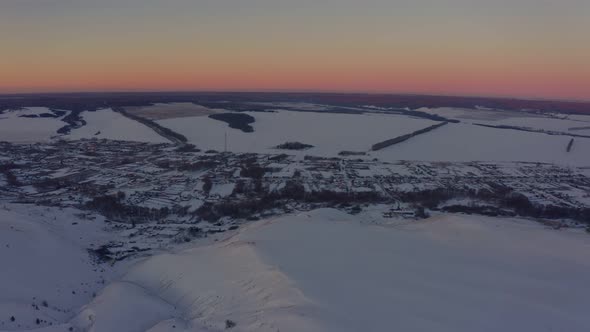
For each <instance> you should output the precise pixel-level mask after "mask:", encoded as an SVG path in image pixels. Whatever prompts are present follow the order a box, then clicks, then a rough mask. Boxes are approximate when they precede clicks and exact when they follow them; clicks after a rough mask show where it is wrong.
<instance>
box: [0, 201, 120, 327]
mask: <svg viewBox="0 0 590 332" xmlns="http://www.w3.org/2000/svg"><path fill="white" fill-rule="evenodd" d="M79 213H80V211H77V210H69V209H65V210H59V209H56V208H41V207H31V206H26V205H15V204H7V205H5V204H2V205H0V262H1V264H2V268H1V272H0V280H1V282H0V312H2V316H1V317H0V330H22V329H30V328H39V327H43V326H49V324H53V325H55V324H58V323H61V322H65V321H67V320H69V319H70V318H71V317H72V316H73V315H75V314H76V313H77V311H78V310H79V308H80V307H81V306H82V305H83V304H85V303H87V302H89V301H90V300H91V299H92V297H93V294H96V293H98V292H99V291H100V290H101V289H102V288H103V287H104V284H105V281H106V282H108V281H110V279H111V278H112V277H113V276H114V275H116V270H117V269H118V268H119V266H116V267H111V266H109V265H101V266H97V265H95V264H93V260H92V258H91V257H90V255H89V254H88V252H87V248H89V247H90V246H91V245H92V244H94V243H100V242H108V241H109V240H110V237H109V234H107V233H105V232H104V231H103V230H102V228H101V226H102V225H103V224H104V222H103V221H102V220H90V219H84V218H80V217H79V216H77V215H78V214H79ZM11 317H14V318H15V320H14V322H11V320H10V318H11ZM37 319H39V323H37ZM62 331H66V329H62Z"/></svg>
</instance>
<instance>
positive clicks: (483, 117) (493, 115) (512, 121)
mask: <svg viewBox="0 0 590 332" xmlns="http://www.w3.org/2000/svg"><path fill="white" fill-rule="evenodd" d="M419 111H422V112H426V113H430V114H436V115H440V116H444V117H447V118H451V119H458V120H461V121H462V122H467V123H483V124H489V125H495V126H498V125H505V126H515V127H527V128H532V129H536V130H546V131H557V132H563V133H569V134H578V135H590V115H578V114H576V115H573V114H572V115H568V114H553V115H551V116H550V115H542V114H534V113H529V112H515V111H504V110H486V109H460V108H449V107H441V108H433V109H429V108H421V109H419ZM572 129H573V130H572Z"/></svg>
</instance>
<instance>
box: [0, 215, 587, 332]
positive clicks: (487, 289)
mask: <svg viewBox="0 0 590 332" xmlns="http://www.w3.org/2000/svg"><path fill="white" fill-rule="evenodd" d="M3 216H9V217H10V221H9V222H5V221H4V220H5V219H2V223H1V227H3V231H2V233H0V234H2V235H4V237H2V241H3V246H4V243H6V242H7V241H13V242H10V243H9V244H10V245H15V244H14V243H15V242H14V241H16V243H17V244H19V243H20V245H21V246H23V247H22V248H20V250H19V252H20V254H19V255H18V256H15V253H11V254H3V256H2V262H8V265H5V266H4V267H7V266H8V267H10V270H11V271H12V272H11V273H12V274H9V275H7V276H8V277H6V276H5V275H3V278H7V279H5V280H4V281H3V283H2V285H3V287H4V288H3V291H2V294H3V296H2V301H4V302H3V303H5V305H4V306H5V307H4V308H15V307H7V306H6V303H13V304H12V305H14V306H16V305H17V304H14V301H15V299H18V298H19V296H20V295H21V294H24V293H23V292H27V288H28V287H30V286H31V285H34V286H33V287H36V288H38V290H36V291H35V292H34V293H35V294H44V292H51V291H53V289H52V288H51V285H52V284H50V283H49V281H51V280H53V281H52V282H53V283H56V281H55V280H60V279H63V280H64V282H67V280H69V278H74V279H76V280H80V279H83V280H85V281H86V282H87V281H88V280H92V278H93V277H92V276H91V273H90V272H85V269H84V268H83V267H84V266H85V265H84V264H85V263H84V262H83V259H82V256H83V255H82V253H81V252H80V251H79V250H78V249H76V248H77V247H76V246H73V247H72V246H71V245H70V244H68V242H67V241H58V243H59V244H56V243H55V242H54V240H53V239H55V238H62V236H63V235H62V234H63V229H58V228H56V226H55V225H52V224H51V223H49V224H47V221H46V219H44V218H43V217H41V216H40V217H31V216H29V217H23V215H21V216H20V217H19V216H18V215H14V214H13V213H10V212H4V214H3ZM11 227H12V228H15V229H12V228H11ZM64 227H65V226H64ZM5 228H6V229H7V230H10V232H12V233H8V232H7V231H5V230H4V229H5ZM7 234H10V235H7ZM21 237H23V238H21ZM33 243H38V246H37V245H34V244H33ZM37 247H38V248H46V249H47V250H51V251H50V252H51V253H54V252H56V253H60V255H59V256H54V255H48V254H47V253H45V255H47V256H49V258H47V257H43V258H39V257H41V256H43V255H42V253H39V251H36V250H33V249H32V248H37ZM589 249H590V236H588V234H586V233H584V232H582V231H573V230H568V231H555V230H552V229H548V228H545V227H543V226H541V225H540V224H537V223H533V222H529V221H526V220H522V219H501V218H485V217H474V216H458V215H439V216H435V217H433V218H430V219H427V220H423V221H420V222H403V221H400V222H393V223H390V224H388V225H386V226H384V225H377V224H372V223H371V214H361V215H358V216H351V215H348V214H345V213H343V212H340V211H338V210H334V209H320V210H315V211H311V212H305V213H299V214H295V215H288V216H283V217H279V218H276V219H272V220H262V221H259V222H256V223H253V224H250V225H249V226H246V227H244V228H243V229H242V230H240V231H239V232H238V233H234V234H230V235H227V236H226V238H225V239H222V240H220V241H218V242H213V244H210V245H197V246H196V247H194V248H192V249H188V250H184V251H181V252H177V253H168V254H164V255H158V256H154V257H152V258H148V259H145V260H143V261H141V262H139V263H138V264H136V265H135V266H133V267H131V268H130V269H129V270H128V271H127V272H126V273H125V274H124V275H123V276H122V277H120V278H117V279H116V280H115V281H114V282H112V283H110V284H108V285H107V286H106V287H105V288H104V289H103V290H102V291H101V292H99V293H97V296H96V297H95V298H90V297H89V298H87V300H88V304H87V305H84V306H81V308H80V310H78V311H77V313H76V312H72V313H71V314H69V315H66V314H64V315H62V316H60V318H62V320H61V321H62V322H63V323H64V325H61V326H59V327H52V328H51V330H44V331H62V330H67V329H69V328H70V327H72V330H74V331H93V332H99V331H109V332H112V331H128V332H133V331H152V332H155V331H222V330H226V329H227V328H228V327H230V328H231V330H232V331H388V330H400V331H518V332H527V331H535V332H536V331H551V330H553V331H588V330H589V329H590V318H589V317H588V315H587V308H588V305H589V304H590V288H588V287H587V282H588V280H590V279H589V278H590V258H589V257H588V255H587V252H588V250H589ZM3 250H6V248H3ZM11 250H16V248H13V249H11ZM4 252H5V251H4ZM10 257H18V258H19V259H20V260H22V261H23V262H27V264H29V263H28V262H31V264H34V265H33V267H35V266H37V265H39V264H42V261H43V260H47V262H48V263H47V264H49V262H52V263H51V267H52V268H50V267H49V266H43V265H40V266H37V267H36V268H38V269H45V270H44V271H46V272H43V273H41V272H38V271H37V270H35V271H32V270H30V269H29V268H24V267H22V266H20V265H18V264H19V263H18V262H16V261H15V260H10V259H9V258H10ZM76 262H80V263H76ZM80 264H81V265H80ZM77 271H81V272H77ZM85 273H89V274H90V275H87V274H85ZM27 276H29V277H27ZM33 276H34V278H36V279H35V280H28V279H26V278H33ZM20 277H22V278H23V279H22V280H26V282H19V278H20ZM45 279H47V281H46V280H45ZM38 280H43V282H41V283H38ZM37 283H38V284H37ZM9 289H11V290H10V291H12V292H13V293H14V294H13V293H10V291H9ZM68 289H69V288H68ZM4 294H13V295H11V296H4ZM66 295H68V296H69V294H63V296H64V297H66ZM31 296H33V294H32V293H31V294H28V293H27V294H26V296H21V298H23V299H26V298H28V297H31ZM46 296H49V295H46ZM51 301H52V302H53V301H55V303H58V301H60V300H58V297H56V298H55V299H52V300H51ZM64 301H65V300H64ZM79 302H80V301H78V302H75V303H74V302H72V303H71V304H77V303H79ZM23 305H25V304H23ZM26 305H30V303H26ZM3 312H7V310H3ZM32 318H33V317H32V316H31V317H28V318H27V319H32ZM3 322H4V325H0V330H2V329H4V330H12V329H17V327H15V326H12V325H7V324H8V323H7V322H6V319H5V318H3ZM234 324H235V326H234ZM29 325H30V324H29ZM29 325H28V326H26V327H27V328H28V327H30V326H29ZM23 327H25V326H22V327H21V329H22V328H23Z"/></svg>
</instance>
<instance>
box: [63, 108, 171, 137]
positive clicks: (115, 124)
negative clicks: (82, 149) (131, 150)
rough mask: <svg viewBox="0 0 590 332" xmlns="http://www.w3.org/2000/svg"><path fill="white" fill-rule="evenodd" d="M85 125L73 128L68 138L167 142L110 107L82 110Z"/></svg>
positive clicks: (149, 129)
mask: <svg viewBox="0 0 590 332" xmlns="http://www.w3.org/2000/svg"><path fill="white" fill-rule="evenodd" d="M81 116H82V118H83V119H84V120H85V121H86V125H85V126H83V127H81V128H78V129H74V130H72V131H71V133H70V134H69V135H68V136H67V137H68V138H69V139H82V138H98V139H100V138H106V139H113V140H121V141H134V142H150V143H169V141H168V140H167V139H165V138H164V137H162V136H160V135H158V134H157V133H156V132H155V131H153V130H152V129H151V128H149V127H146V126H144V125H143V124H141V123H139V122H137V121H134V120H131V119H128V118H126V117H124V116H123V115H121V114H120V113H117V112H114V111H113V110H111V109H102V110H98V111H96V112H82V114H81Z"/></svg>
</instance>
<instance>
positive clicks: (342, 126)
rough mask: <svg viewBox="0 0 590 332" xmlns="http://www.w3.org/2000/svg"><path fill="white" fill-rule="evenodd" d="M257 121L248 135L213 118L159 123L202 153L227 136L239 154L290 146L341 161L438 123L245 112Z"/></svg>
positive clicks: (230, 146)
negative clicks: (339, 157) (346, 155)
mask: <svg viewBox="0 0 590 332" xmlns="http://www.w3.org/2000/svg"><path fill="white" fill-rule="evenodd" d="M243 114H248V115H250V116H252V117H254V118H255V119H256V121H255V122H254V123H252V124H251V126H252V127H253V128H254V132H251V133H245V132H243V131H241V130H237V129H232V128H229V127H228V126H227V124H225V123H223V122H221V121H217V120H213V119H210V118H208V117H186V118H181V119H167V120H160V121H158V123H159V124H160V125H162V126H164V127H167V128H170V129H172V130H174V131H176V132H178V133H180V134H182V135H184V136H186V137H187V138H188V139H189V142H190V143H192V144H195V145H197V146H198V147H199V148H201V149H215V150H222V149H223V148H224V140H225V133H227V138H228V149H229V151H233V152H252V153H278V151H277V150H276V149H275V148H274V147H276V146H277V145H280V144H283V143H286V142H301V143H304V144H310V145H313V146H314V147H313V148H311V149H308V150H305V151H289V152H287V153H289V154H309V155H324V156H337V155H338V153H339V152H341V151H369V150H370V149H371V146H372V145H373V144H375V143H377V142H381V141H384V140H387V139H390V138H393V137H396V136H400V135H403V134H408V133H411V132H413V131H415V130H418V129H422V128H425V127H428V126H431V125H433V124H436V123H437V122H435V121H430V120H426V119H417V118H411V117H407V116H401V115H389V114H341V113H322V112H292V111H279V112H244V113H243Z"/></svg>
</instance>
